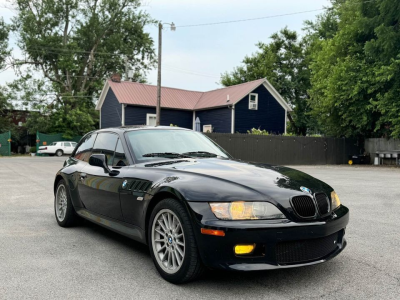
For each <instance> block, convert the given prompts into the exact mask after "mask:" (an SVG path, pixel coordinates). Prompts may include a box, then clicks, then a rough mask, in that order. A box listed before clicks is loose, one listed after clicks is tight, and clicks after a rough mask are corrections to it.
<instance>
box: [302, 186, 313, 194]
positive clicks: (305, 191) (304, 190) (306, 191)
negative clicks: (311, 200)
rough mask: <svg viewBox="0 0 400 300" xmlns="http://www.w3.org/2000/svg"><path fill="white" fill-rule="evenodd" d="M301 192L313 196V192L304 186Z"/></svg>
mask: <svg viewBox="0 0 400 300" xmlns="http://www.w3.org/2000/svg"><path fill="white" fill-rule="evenodd" d="M300 190H302V191H303V192H304V193H309V194H312V192H311V190H310V189H309V188H306V187H304V186H301V187H300Z"/></svg>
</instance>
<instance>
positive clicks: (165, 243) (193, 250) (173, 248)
mask: <svg viewBox="0 0 400 300" xmlns="http://www.w3.org/2000/svg"><path fill="white" fill-rule="evenodd" d="M148 241H149V248H150V253H151V257H152V258H153V261H154V264H155V266H156V268H157V270H158V272H159V273H160V275H161V276H162V277H163V278H164V279H165V280H167V281H169V282H171V283H176V284H178V283H184V282H188V281H192V280H195V279H196V278H198V277H199V276H200V275H201V274H202V273H203V270H204V266H203V264H202V262H201V259H200V256H199V253H198V249H197V244H196V240H195V237H194V232H193V227H192V223H191V221H190V219H189V215H188V213H187V212H186V209H185V208H184V206H183V205H182V204H181V203H180V202H178V201H177V200H175V199H172V198H169V199H165V200H162V201H161V202H159V203H158V204H157V205H156V206H155V208H154V209H153V211H152V213H151V216H150V222H149V226H148Z"/></svg>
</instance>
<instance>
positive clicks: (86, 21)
mask: <svg viewBox="0 0 400 300" xmlns="http://www.w3.org/2000/svg"><path fill="white" fill-rule="evenodd" d="M15 4H16V7H17V9H18V11H19V13H18V15H17V16H16V17H15V18H14V19H13V23H12V27H11V28H12V30H13V32H14V33H16V34H17V36H18V46H19V47H20V48H21V50H22V51H23V52H24V53H25V56H26V59H24V60H14V61H13V62H12V66H13V67H14V68H15V70H16V72H18V74H19V75H20V76H21V77H20V79H19V80H18V81H17V82H15V83H14V84H13V87H14V88H15V89H16V90H17V91H18V95H19V97H18V99H16V101H18V103H20V104H21V105H26V106H28V107H29V108H30V109H32V110H35V111H36V112H35V113H33V114H32V115H31V118H30V120H29V122H28V125H29V128H30V130H31V131H35V129H36V128H41V131H42V132H43V131H46V132H63V133H66V136H73V135H79V134H83V133H85V132H87V131H89V130H92V129H94V128H95V127H96V126H97V124H98V115H97V113H96V112H95V111H94V100H95V99H96V97H97V96H98V95H99V93H100V91H101V88H102V86H103V84H104V80H105V79H106V78H107V77H110V75H111V74H112V73H124V71H125V68H126V67H128V68H129V69H133V70H134V78H133V80H135V81H141V82H143V81H144V80H145V75H146V73H145V72H146V70H149V69H150V68H151V67H152V66H153V64H154V60H155V58H154V49H153V40H152V39H151V38H150V36H149V34H148V33H146V32H145V31H144V27H145V26H146V25H148V24H152V23H154V21H153V20H152V19H151V18H150V16H149V15H148V14H147V13H144V12H142V11H141V10H140V5H141V3H140V1H139V0H85V1H78V0H57V1H56V0H16V1H15ZM32 71H39V72H41V73H42V75H43V79H42V80H38V79H35V78H33V77H32V76H31V74H32Z"/></svg>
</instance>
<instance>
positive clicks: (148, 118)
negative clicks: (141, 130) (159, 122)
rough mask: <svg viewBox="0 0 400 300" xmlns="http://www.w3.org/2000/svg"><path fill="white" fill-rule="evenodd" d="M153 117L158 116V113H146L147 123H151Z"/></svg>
mask: <svg viewBox="0 0 400 300" xmlns="http://www.w3.org/2000/svg"><path fill="white" fill-rule="evenodd" d="M151 117H153V118H157V115H156V114H146V125H149V123H150V118H151Z"/></svg>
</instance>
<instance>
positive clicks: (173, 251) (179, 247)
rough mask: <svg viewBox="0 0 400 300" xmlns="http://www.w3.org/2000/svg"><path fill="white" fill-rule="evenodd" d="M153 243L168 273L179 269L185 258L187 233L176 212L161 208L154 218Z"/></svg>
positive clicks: (157, 257)
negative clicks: (185, 233)
mask: <svg viewBox="0 0 400 300" xmlns="http://www.w3.org/2000/svg"><path fill="white" fill-rule="evenodd" d="M151 240H152V241H151V243H152V247H153V252H154V256H155V258H156V260H157V263H158V265H159V266H160V267H161V268H162V269H163V271H165V272H166V273H168V274H175V273H176V272H178V271H179V269H180V268H181V266H182V264H183V260H184V258H185V235H184V232H183V228H182V224H181V222H180V220H179V218H178V217H177V216H176V214H175V213H174V212H172V211H171V210H169V209H162V210H160V211H159V212H158V213H157V215H156V216H155V218H154V221H153V225H152V232H151Z"/></svg>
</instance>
